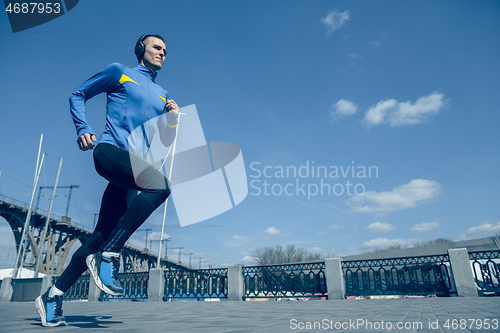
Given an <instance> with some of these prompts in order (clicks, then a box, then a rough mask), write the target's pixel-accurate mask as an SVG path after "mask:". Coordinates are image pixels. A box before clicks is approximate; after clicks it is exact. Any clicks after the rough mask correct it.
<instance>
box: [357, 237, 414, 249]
mask: <svg viewBox="0 0 500 333" xmlns="http://www.w3.org/2000/svg"><path fill="white" fill-rule="evenodd" d="M413 243H415V239H403V238H396V239H388V238H382V237H379V238H375V239H370V240H369V241H366V242H364V243H363V247H364V248H367V247H370V248H384V247H388V246H398V245H401V246H403V247H404V246H408V245H411V244H413Z"/></svg>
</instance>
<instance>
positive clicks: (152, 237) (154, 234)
mask: <svg viewBox="0 0 500 333" xmlns="http://www.w3.org/2000/svg"><path fill="white" fill-rule="evenodd" d="M160 235H161V232H157V231H155V232H152V233H150V234H149V235H148V240H154V241H159V240H160ZM171 237H172V236H170V235H168V234H166V233H163V237H162V239H163V240H165V239H168V238H171ZM142 238H143V239H146V235H143V237H142Z"/></svg>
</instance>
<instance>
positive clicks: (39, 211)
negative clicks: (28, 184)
mask: <svg viewBox="0 0 500 333" xmlns="http://www.w3.org/2000/svg"><path fill="white" fill-rule="evenodd" d="M0 202H5V203H8V204H10V205H12V206H16V207H18V208H20V209H22V210H23V211H27V210H28V209H29V204H27V203H25V202H22V201H19V200H16V199H13V198H10V197H8V196H5V195H3V194H2V195H0ZM31 212H32V214H40V215H45V216H47V215H48V214H49V212H48V211H46V210H43V209H40V208H38V207H32V211H31ZM50 219H51V220H54V221H60V220H61V216H59V215H55V214H53V213H51V214H50Z"/></svg>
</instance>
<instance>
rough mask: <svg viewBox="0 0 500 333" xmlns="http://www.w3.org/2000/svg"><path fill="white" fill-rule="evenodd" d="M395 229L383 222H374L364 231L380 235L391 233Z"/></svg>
mask: <svg viewBox="0 0 500 333" xmlns="http://www.w3.org/2000/svg"><path fill="white" fill-rule="evenodd" d="M394 229H395V227H394V226H393V225H392V224H389V223H384V222H375V223H372V224H370V225H369V226H367V227H366V228H365V230H366V231H368V232H369V233H372V234H382V233H385V232H389V231H393V230H394Z"/></svg>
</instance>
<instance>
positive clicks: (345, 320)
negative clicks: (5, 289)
mask: <svg viewBox="0 0 500 333" xmlns="http://www.w3.org/2000/svg"><path fill="white" fill-rule="evenodd" d="M63 310H64V315H65V316H66V319H67V323H68V326H62V327H54V328H47V327H42V326H41V321H40V317H39V315H38V312H37V310H36V308H35V305H34V303H33V302H25V303H24V302H23V303H15V302H10V303H0V319H1V325H0V332H48V331H54V332H105V331H108V332H270V333H279V332H368V331H369V332H433V333H437V332H489V333H493V332H495V333H496V332H500V322H499V321H500V297H497V298H489V297H481V298H425V299H385V300H338V301H295V302H293V301H280V302H276V301H268V302H158V303H154V302H65V303H64V305H63ZM460 320H462V321H461V322H460ZM464 320H465V321H464ZM315 323H316V324H315ZM398 323H399V324H398ZM447 323H448V326H449V327H446V326H447V325H446V324H447ZM488 324H489V329H485V327H487V326H488ZM314 325H316V326H315V327H314ZM370 325H371V326H370ZM479 325H481V326H482V327H481V328H479ZM464 326H465V328H464ZM391 327H392V328H391ZM398 327H401V328H402V329H398ZM405 327H406V328H407V329H405Z"/></svg>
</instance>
